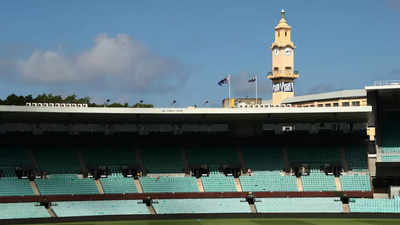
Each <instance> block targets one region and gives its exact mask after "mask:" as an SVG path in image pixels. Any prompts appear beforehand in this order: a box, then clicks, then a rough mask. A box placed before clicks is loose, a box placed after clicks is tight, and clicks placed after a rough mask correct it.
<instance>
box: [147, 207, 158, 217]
mask: <svg viewBox="0 0 400 225" xmlns="http://www.w3.org/2000/svg"><path fill="white" fill-rule="evenodd" d="M146 207H147V209H148V210H149V212H150V214H151V215H156V214H157V213H156V210H154V207H153V206H146Z"/></svg>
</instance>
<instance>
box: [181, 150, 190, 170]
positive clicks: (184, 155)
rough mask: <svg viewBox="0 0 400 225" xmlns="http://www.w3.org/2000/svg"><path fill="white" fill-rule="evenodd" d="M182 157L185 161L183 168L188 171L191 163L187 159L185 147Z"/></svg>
mask: <svg viewBox="0 0 400 225" xmlns="http://www.w3.org/2000/svg"><path fill="white" fill-rule="evenodd" d="M181 157H182V160H183V166H184V167H185V171H186V169H187V168H189V163H188V161H187V158H186V151H185V149H184V148H183V147H182V148H181Z"/></svg>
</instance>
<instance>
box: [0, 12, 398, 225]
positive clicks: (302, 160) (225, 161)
mask: <svg viewBox="0 0 400 225" xmlns="http://www.w3.org/2000/svg"><path fill="white" fill-rule="evenodd" d="M290 29H291V28H290V26H289V25H287V23H286V20H285V18H284V12H282V18H281V21H280V23H279V24H278V26H277V27H276V28H275V30H276V32H281V31H285V32H288V36H289V37H288V38H285V39H282V40H281V39H278V40H276V42H274V44H273V45H272V47H271V48H272V50H273V54H274V55H275V57H288V56H293V54H291V53H290V52H291V51H293V49H294V44H293V43H292V42H291V41H290ZM281 36H283V35H281ZM285 36H286V35H285ZM276 37H278V35H277V36H276ZM286 48H289V50H285V49H286ZM276 50H277V51H276ZM280 51H282V52H280ZM283 61H284V62H289V63H293V61H291V60H289V61H285V60H279V62H276V63H278V64H274V63H273V72H271V74H270V75H268V78H270V79H271V80H272V81H273V84H274V85H277V86H274V90H276V91H275V92H274V93H273V99H272V100H271V102H270V103H265V102H264V103H265V104H264V103H262V104H253V105H251V107H250V105H249V104H247V103H246V104H247V105H248V106H249V107H221V108H195V107H188V108H128V107H125V108H122V107H121V108H119V107H115V108H108V107H87V106H78V105H68V104H65V105H61V104H59V105H56V104H40V105H39V104H34V105H33V104H27V105H25V106H15V105H0V137H1V138H0V223H4V224H7V223H11V222H21V221H22V222H23V221H27V222H29V221H33V219H35V221H40V222H46V221H48V222H52V221H68V219H71V220H73V218H81V219H82V220H85V219H88V218H96V217H99V218H102V219H104V218H107V217H108V216H110V218H111V216H122V217H124V218H157V216H170V217H163V218H179V216H187V217H193V218H197V217H200V216H201V215H211V216H212V215H217V214H218V215H219V214H220V215H227V216H232V215H235V214H238V215H241V216H249V217H251V216H254V215H275V214H279V213H289V214H290V213H295V214H296V215H298V214H312V213H314V214H315V213H321V214H327V215H333V216H335V215H355V214H357V215H371V214H372V215H374V214H375V213H387V214H393V213H400V197H399V196H400V173H399V171H400V138H399V137H400V136H399V132H398V127H399V126H400V117H399V115H400V85H399V84H398V83H396V82H378V83H374V85H371V86H366V87H365V89H363V90H350V91H341V92H334V93H321V94H316V95H312V96H294V93H293V90H292V89H291V88H290V87H292V86H291V85H285V83H288V82H289V83H290V82H293V80H294V79H296V78H298V77H299V74H298V72H296V73H295V72H294V71H293V69H294V67H293V65H292V66H287V65H286V66H285V65H280V63H282V62H283ZM281 66H283V67H284V68H285V69H286V71H284V72H282V70H281V68H280V67H281ZM282 83H284V85H283V87H284V88H283V89H280V86H279V85H280V84H282ZM287 88H288V89H287ZM344 99H347V100H344ZM349 99H351V100H349ZM351 101H354V102H358V103H354V104H353V103H349V102H351ZM311 102H313V103H312V104H313V105H314V106H315V107H312V106H311ZM318 102H321V103H318ZM322 102H323V103H322ZM343 102H347V103H346V104H343ZM228 103H229V104H231V103H232V106H234V105H235V104H236V103H235V101H234V100H232V99H228ZM256 103H257V102H256ZM336 103H337V105H335V104H336ZM296 104H299V105H296ZM301 104H303V105H301ZM319 104H321V105H322V106H321V107H319ZM328 104H329V105H328ZM112 218H115V217H112Z"/></svg>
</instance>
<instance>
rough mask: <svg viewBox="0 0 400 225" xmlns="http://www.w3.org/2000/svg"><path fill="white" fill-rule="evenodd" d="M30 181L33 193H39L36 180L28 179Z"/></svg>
mask: <svg viewBox="0 0 400 225" xmlns="http://www.w3.org/2000/svg"><path fill="white" fill-rule="evenodd" d="M30 183H31V187H32V190H33V193H35V195H40V191H39V188H38V186H37V185H36V182H35V181H34V180H32V181H30Z"/></svg>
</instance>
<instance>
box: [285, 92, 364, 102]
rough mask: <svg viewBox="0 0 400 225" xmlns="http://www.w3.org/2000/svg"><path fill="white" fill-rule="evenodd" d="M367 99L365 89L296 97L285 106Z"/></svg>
mask: <svg viewBox="0 0 400 225" xmlns="http://www.w3.org/2000/svg"><path fill="white" fill-rule="evenodd" d="M360 97H361V98H362V97H364V98H366V97H367V93H366V91H365V90H364V89H355V90H342V91H332V92H324V93H318V94H311V95H302V96H294V97H290V98H287V99H285V100H283V102H282V103H283V104H292V103H300V102H312V101H318V100H330V99H343V98H360Z"/></svg>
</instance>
